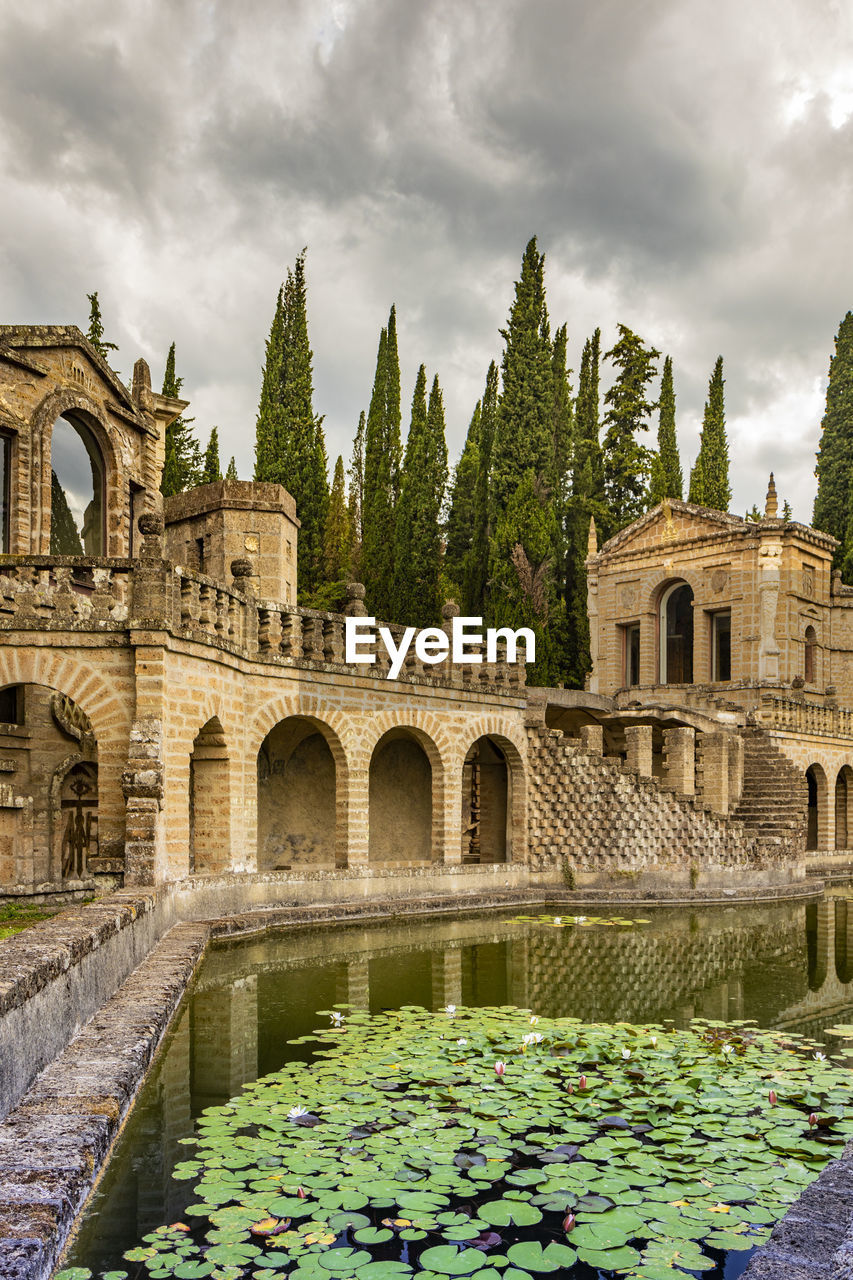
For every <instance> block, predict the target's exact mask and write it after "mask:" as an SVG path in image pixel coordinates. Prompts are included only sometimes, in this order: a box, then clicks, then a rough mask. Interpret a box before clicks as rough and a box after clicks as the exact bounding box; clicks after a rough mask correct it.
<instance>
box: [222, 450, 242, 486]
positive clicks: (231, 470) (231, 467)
mask: <svg viewBox="0 0 853 1280" xmlns="http://www.w3.org/2000/svg"><path fill="white" fill-rule="evenodd" d="M239 478H240V477H239V476H238V475H237V463H236V462H235V461H234V458H233V455H232V458H231V461H230V462H229V463H228V470H227V471H226V472H225V479H226V480H239Z"/></svg>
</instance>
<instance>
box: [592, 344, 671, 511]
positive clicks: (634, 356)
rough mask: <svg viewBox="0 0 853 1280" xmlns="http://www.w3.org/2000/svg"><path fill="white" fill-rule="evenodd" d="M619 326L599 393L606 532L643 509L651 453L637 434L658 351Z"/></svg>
mask: <svg viewBox="0 0 853 1280" xmlns="http://www.w3.org/2000/svg"><path fill="white" fill-rule="evenodd" d="M618 328H619V337H618V339H617V341H616V343H615V345H614V346H613V347H612V348H611V349H610V351H608V352H607V353H606V356H605V359H607V360H611V361H612V362H613V364H614V365H615V366H616V368H617V370H618V372H617V375H616V380H615V381H614V383H613V385H612V386H611V387H610V389H609V391H608V392H607V394H606V395H605V397H604V402H605V404H606V405H607V406H608V408H607V411H606V413H605V415H604V423H605V426H606V428H607V430H606V432H605V436H604V492H605V497H606V499H607V505H608V507H609V508H610V516H611V521H612V526H611V528H610V529H609V530H608V535H609V536H612V534H614V533H618V532H619V530H620V529H624V528H625V526H626V525H628V524H630V523H631V521H632V520H636V519H637V517H638V516H640V515H642V514H643V512H644V511H645V509H646V500H647V486H646V478H647V476H648V473H649V468H650V456H649V450H648V449H646V448H645V447H644V446H643V445H641V444H640V443H639V441H638V440H637V434H638V433H639V432H640V431H643V430H645V429H646V428H647V426H648V419H649V416H650V414H651V411H652V404H651V402H650V400H649V398H648V395H647V394H646V387H647V386H648V384H649V383H650V382H651V381H652V379H653V378H654V376H655V371H656V370H655V361H656V360H657V358H658V356H659V355H660V352H659V351H656V350H655V348H654V347H647V346H646V345H645V344H644V343H643V342H642V340H641V339H640V338H639V337H638V336H637V335H636V334H635V333H633V332H632V331H631V330H630V329H629V328H628V327H627V325H624V324H620V325H619V326H618Z"/></svg>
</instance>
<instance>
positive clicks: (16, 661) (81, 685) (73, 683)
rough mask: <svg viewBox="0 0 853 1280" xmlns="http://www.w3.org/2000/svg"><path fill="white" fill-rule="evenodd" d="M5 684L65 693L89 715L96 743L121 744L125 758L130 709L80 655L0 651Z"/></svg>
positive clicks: (39, 650) (57, 651) (0, 682)
mask: <svg viewBox="0 0 853 1280" xmlns="http://www.w3.org/2000/svg"><path fill="white" fill-rule="evenodd" d="M82 652H83V653H85V650H84V651H82ZM7 684H41V685H44V686H45V687H46V688H48V689H54V690H56V691H57V692H59V693H65V694H67V695H68V697H69V698H72V699H73V701H74V702H76V703H77V705H78V706H79V707H80V709H81V710H82V711H84V712H85V714H86V715H87V716H88V718H89V720H90V721H91V724H92V730H93V732H94V734H95V737H96V738H97V740H98V742H100V743H103V742H105V741H113V742H115V741H120V742H121V743H122V744H123V746H124V753H125V756H126V755H127V737H128V733H129V731H130V722H131V707H130V706H129V705H128V703H127V699H126V698H124V697H121V696H119V693H118V690H117V689H116V688H115V687H113V686H111V685H110V684H108V683H107V681H106V680H104V679H103V678H102V677H101V676H99V675H98V674H97V672H96V671H95V670H94V669H93V666H92V664H91V663H90V662H88V661H84V660H83V658H82V656H81V657H80V658H78V657H76V656H75V655H73V654H71V653H68V652H67V651H66V650H60V649H55V648H49V649H42V648H37V647H35V646H33V647H30V648H26V649H24V648H18V647H15V648H14V649H13V648H5V647H3V648H0V688H2V687H4V686H5V685H7Z"/></svg>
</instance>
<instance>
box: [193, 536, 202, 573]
mask: <svg viewBox="0 0 853 1280" xmlns="http://www.w3.org/2000/svg"><path fill="white" fill-rule="evenodd" d="M195 551H196V558H197V560H198V571H199V573H204V538H196V540H195Z"/></svg>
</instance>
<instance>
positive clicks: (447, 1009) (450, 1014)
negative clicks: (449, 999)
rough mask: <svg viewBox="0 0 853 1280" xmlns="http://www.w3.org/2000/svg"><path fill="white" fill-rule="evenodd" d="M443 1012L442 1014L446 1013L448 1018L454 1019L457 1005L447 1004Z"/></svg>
mask: <svg viewBox="0 0 853 1280" xmlns="http://www.w3.org/2000/svg"><path fill="white" fill-rule="evenodd" d="M441 1012H442V1013H446V1014H447V1016H448V1018H452V1017H453V1015H454V1013H455V1012H456V1005H455V1004H446V1005H445V1006H444V1008H443V1009H442V1011H441Z"/></svg>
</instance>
